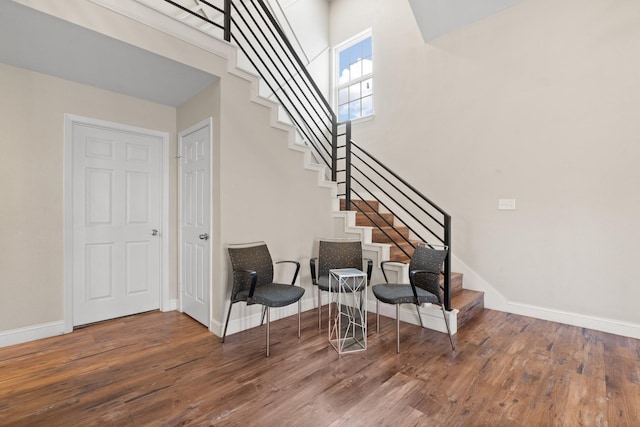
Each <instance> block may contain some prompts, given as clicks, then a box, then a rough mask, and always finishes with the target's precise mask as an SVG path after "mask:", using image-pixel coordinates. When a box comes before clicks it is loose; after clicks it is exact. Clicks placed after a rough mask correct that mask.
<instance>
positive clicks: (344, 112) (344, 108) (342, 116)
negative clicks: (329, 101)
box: [338, 104, 349, 122]
mask: <svg viewBox="0 0 640 427" xmlns="http://www.w3.org/2000/svg"><path fill="white" fill-rule="evenodd" d="M347 120H349V104H344V105H341V106H340V107H338V121H339V122H346V121H347Z"/></svg>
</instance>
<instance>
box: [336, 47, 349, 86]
mask: <svg viewBox="0 0 640 427" xmlns="http://www.w3.org/2000/svg"><path fill="white" fill-rule="evenodd" d="M350 63H351V61H350V58H349V51H348V49H347V50H343V51H342V52H340V59H339V64H338V70H339V71H338V73H339V74H338V82H339V83H340V84H344V83H348V82H349V65H350Z"/></svg>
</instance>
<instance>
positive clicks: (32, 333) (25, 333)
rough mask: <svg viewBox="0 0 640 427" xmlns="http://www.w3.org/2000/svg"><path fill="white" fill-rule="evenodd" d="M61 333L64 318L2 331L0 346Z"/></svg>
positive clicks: (62, 331)
mask: <svg viewBox="0 0 640 427" xmlns="http://www.w3.org/2000/svg"><path fill="white" fill-rule="evenodd" d="M63 333H64V320H60V321H57V322H49V323H42V324H40V325H33V326H27V327H24V328H18V329H12V330H10V331H2V332H0V347H7V346H10V345H15V344H22V343H25V342H29V341H34V340H39V339H42V338H49V337H54V336H56V335H62V334H63Z"/></svg>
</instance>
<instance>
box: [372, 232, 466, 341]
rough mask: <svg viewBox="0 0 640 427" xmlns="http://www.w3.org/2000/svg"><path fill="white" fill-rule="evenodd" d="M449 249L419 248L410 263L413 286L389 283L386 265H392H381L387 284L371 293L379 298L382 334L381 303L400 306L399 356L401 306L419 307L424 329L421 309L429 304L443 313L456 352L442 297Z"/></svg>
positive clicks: (397, 307)
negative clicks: (434, 305) (445, 263)
mask: <svg viewBox="0 0 640 427" xmlns="http://www.w3.org/2000/svg"><path fill="white" fill-rule="evenodd" d="M447 252H448V248H447V247H443V246H431V245H428V244H426V243H420V244H418V245H417V246H416V248H415V251H414V253H413V256H412V257H411V262H410V263H409V284H406V283H389V280H388V279H387V274H386V272H385V264H387V263H389V262H391V261H383V262H382V263H381V264H380V268H381V269H382V274H383V275H384V279H385V281H386V282H387V283H384V284H379V285H374V286H373V287H372V288H371V290H372V291H373V294H374V295H375V296H376V328H377V332H378V333H379V332H380V301H382V302H384V303H387V304H395V306H396V352H397V353H400V305H401V304H415V305H416V311H417V312H418V318H419V319H420V326H422V327H423V328H424V325H423V324H422V317H421V315H420V310H419V306H420V305H422V304H425V303H430V304H438V305H440V308H441V309H442V316H443V317H444V323H445V325H446V327H447V332H448V334H449V342H450V343H451V349H452V350H455V345H454V343H453V337H452V336H451V328H450V327H449V320H448V319H447V315H446V313H445V309H444V303H443V301H442V298H441V296H440V291H441V289H442V287H441V286H440V271H441V268H442V263H443V262H444V260H445V258H446V257H447Z"/></svg>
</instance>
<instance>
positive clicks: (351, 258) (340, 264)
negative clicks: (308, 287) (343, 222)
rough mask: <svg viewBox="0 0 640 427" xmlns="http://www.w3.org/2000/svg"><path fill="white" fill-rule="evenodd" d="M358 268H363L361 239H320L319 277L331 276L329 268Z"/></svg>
mask: <svg viewBox="0 0 640 427" xmlns="http://www.w3.org/2000/svg"><path fill="white" fill-rule="evenodd" d="M336 268H356V269H358V270H362V268H363V267H362V242H361V241H359V240H320V246H319V248H318V277H323V276H327V277H328V276H329V270H333V269H336Z"/></svg>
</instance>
